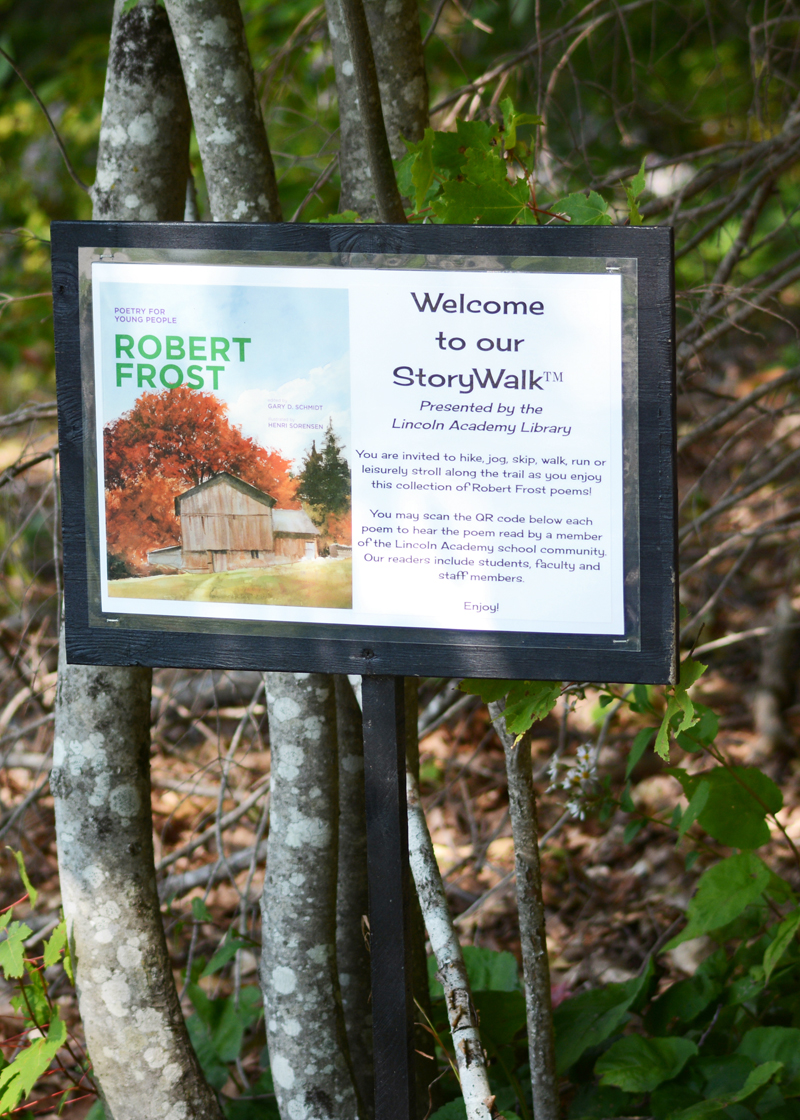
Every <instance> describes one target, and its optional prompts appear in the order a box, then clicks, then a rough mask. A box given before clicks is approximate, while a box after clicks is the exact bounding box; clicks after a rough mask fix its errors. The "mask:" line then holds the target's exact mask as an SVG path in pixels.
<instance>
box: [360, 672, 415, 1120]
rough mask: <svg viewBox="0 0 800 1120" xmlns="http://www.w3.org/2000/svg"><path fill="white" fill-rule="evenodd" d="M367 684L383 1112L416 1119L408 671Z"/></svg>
mask: <svg viewBox="0 0 800 1120" xmlns="http://www.w3.org/2000/svg"><path fill="white" fill-rule="evenodd" d="M361 687H362V702H363V720H364V771H365V782H366V795H367V861H368V869H369V924H370V949H371V962H372V1019H373V1027H372V1037H373V1046H374V1053H375V1120H413V1117H414V1114H415V1109H414V1046H413V1030H414V1006H413V996H412V991H411V956H410V949H411V939H410V936H409V932H410V931H409V914H410V906H409V903H410V899H409V888H410V882H409V880H410V876H409V870H408V818H407V816H406V777H405V771H406V762H405V724H404V697H403V678H402V677H383V676H375V677H368V676H365V677H363V678H362V685H361Z"/></svg>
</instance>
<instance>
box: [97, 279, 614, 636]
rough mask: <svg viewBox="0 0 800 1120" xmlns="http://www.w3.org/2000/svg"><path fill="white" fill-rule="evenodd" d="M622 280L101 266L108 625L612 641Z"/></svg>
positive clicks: (100, 428)
mask: <svg viewBox="0 0 800 1120" xmlns="http://www.w3.org/2000/svg"><path fill="white" fill-rule="evenodd" d="M621 284H622V282H621V278H620V276H619V274H615V273H576V272H544V271H543V272H523V271H520V272H511V271H508V272H505V271H504V272H500V271H496V272H495V271H493V272H489V271H446V270H418V271H416V270H410V269H409V270H404V269H388V268H387V269H374V270H372V269H356V268H325V269H322V268H305V267H297V268H295V267H292V268H284V267H255V266H254V267H243V266H232V265H231V266H229V265H224V266H223V265H185V264H121V263H113V262H112V263H104V262H99V263H94V264H93V265H92V288H93V308H94V332H95V333H94V344H95V369H96V372H95V378H96V384H95V392H96V402H97V436H98V471H99V477H100V478H101V479H102V480H103V495H104V499H103V502H102V508H101V510H100V538H101V539H100V543H101V553H103V554H105V555H106V557H107V564H106V566H105V567H104V569H103V571H102V573H101V605H102V609H103V610H104V611H108V612H114V613H119V614H142V613H147V614H155V615H169V616H177V617H181V616H183V617H187V618H198V617H200V618H217V619H255V620H258V619H263V620H278V621H301V622H328V623H343V622H347V623H354V624H370V625H378V626H399V627H432V628H452V629H461V630H463V629H468V630H498V631H517V632H534V633H535V632H540V633H584V634H611V635H616V634H622V633H624V619H623V614H624V611H623V477H622V466H623V456H622V347H621V340H622V289H621Z"/></svg>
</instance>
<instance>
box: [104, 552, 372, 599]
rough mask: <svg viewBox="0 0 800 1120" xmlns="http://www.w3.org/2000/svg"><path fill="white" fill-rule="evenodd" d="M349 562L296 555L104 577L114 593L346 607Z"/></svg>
mask: <svg viewBox="0 0 800 1120" xmlns="http://www.w3.org/2000/svg"><path fill="white" fill-rule="evenodd" d="M352 565H353V561H352V560H351V559H350V558H349V557H348V558H346V559H339V560H330V559H322V560H298V561H297V562H296V563H294V564H279V565H278V564H276V565H275V566H274V567H271V568H241V569H238V570H236V571H230V572H213V573H206V572H181V573H180V574H179V575H174V576H173V575H170V576H142V577H141V578H139V579H115V580H111V581H109V584H108V594H109V595H110V596H112V597H113V598H120V599H173V600H176V601H181V602H191V603H257V604H263V605H272V606H280V607H330V608H335V609H347V608H349V607H351V606H352V605H353V581H352Z"/></svg>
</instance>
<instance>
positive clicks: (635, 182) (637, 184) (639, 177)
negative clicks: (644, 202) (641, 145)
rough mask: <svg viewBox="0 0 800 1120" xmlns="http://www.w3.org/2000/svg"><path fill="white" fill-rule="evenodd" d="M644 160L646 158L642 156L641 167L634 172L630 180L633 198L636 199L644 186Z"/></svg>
mask: <svg viewBox="0 0 800 1120" xmlns="http://www.w3.org/2000/svg"><path fill="white" fill-rule="evenodd" d="M646 158H647V157H646V156H642V162H641V165H640V167H639V170H638V171H637V172H636V174H635V175H634V177H633V179H632V180H631V190H632V191H633V197H634V198H638V197H639V195H640V194H641V193H642V191H643V190H644V184H645V174H644V161H645V159H646Z"/></svg>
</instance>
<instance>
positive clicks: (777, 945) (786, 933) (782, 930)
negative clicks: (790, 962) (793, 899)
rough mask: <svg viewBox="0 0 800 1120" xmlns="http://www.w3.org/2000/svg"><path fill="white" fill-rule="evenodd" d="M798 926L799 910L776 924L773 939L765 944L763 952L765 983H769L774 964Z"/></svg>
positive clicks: (799, 921)
mask: <svg viewBox="0 0 800 1120" xmlns="http://www.w3.org/2000/svg"><path fill="white" fill-rule="evenodd" d="M798 926H800V910H795V911H793V912H792V913H791V914H789V916H788V917H786V918H784V919H783V921H782V922H781V924H780V925H779V926H778V928H777V930H776V932H775V939H774V941H772V942H771V944H770V945H768V946H767V951H766V952H765V953H764V982H765V983H769V978H770V976H771V975H772V973H773V970H774V969H775V966H776V965H777V964H778V962H779V961H780V959H781V957H782V956H783V954H784V953H785V952H786V950H787V949H788V948H789V946H790V945H791V943H792V940H793V939H794V935H795V933H796V932H797V927H798Z"/></svg>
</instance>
